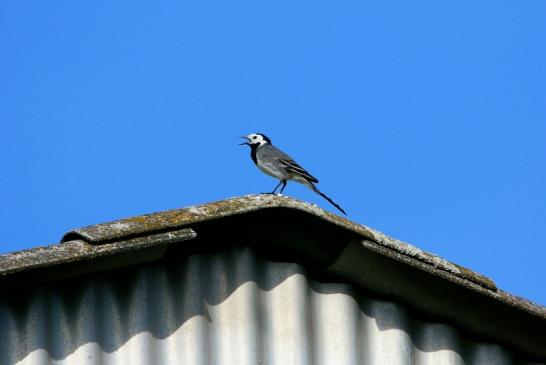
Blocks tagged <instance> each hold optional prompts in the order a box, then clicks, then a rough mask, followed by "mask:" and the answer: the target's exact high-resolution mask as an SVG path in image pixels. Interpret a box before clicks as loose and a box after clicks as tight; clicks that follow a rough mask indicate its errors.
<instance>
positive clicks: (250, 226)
mask: <svg viewBox="0 0 546 365" xmlns="http://www.w3.org/2000/svg"><path fill="white" fill-rule="evenodd" d="M230 245H248V246H252V247H253V248H254V249H256V250H257V251H258V252H259V253H261V254H263V255H264V256H265V257H266V258H269V259H272V260H284V261H294V262H300V263H302V264H304V265H305V266H306V267H307V268H309V269H310V270H311V271H312V272H313V273H315V274H316V275H319V276H321V277H322V278H324V280H332V279H333V280H340V279H341V280H343V281H347V282H350V283H352V284H354V285H357V286H358V287H360V288H362V289H364V290H366V291H368V292H369V293H370V294H372V295H377V296H382V297H385V298H389V299H391V300H395V301H399V302H403V303H405V304H406V305H408V306H409V307H411V308H414V309H416V310H417V311H419V312H420V313H422V314H423V315H425V316H433V317H434V318H436V319H437V320H438V319H439V320H444V321H446V322H448V323H453V324H454V325H456V326H458V327H460V328H463V329H465V330H468V331H470V332H471V333H473V334H476V335H478V336H484V337H485V338H489V339H492V340H495V341H497V342H502V343H507V344H509V345H511V346H512V347H514V348H516V349H518V350H520V351H522V352H526V353H529V354H532V355H534V356H538V357H540V358H546V308H545V307H543V306H540V305H538V304H534V303H532V302H530V301H528V300H525V299H523V298H519V297H516V296H514V295H511V294H509V293H506V292H504V291H502V290H501V289H499V288H497V286H496V285H495V283H494V282H493V281H492V280H491V279H489V278H487V277H485V276H483V275H481V274H479V273H476V272H474V271H472V270H470V269H467V268H464V267H462V266H459V265H457V264H454V263H451V262H449V261H446V260H444V259H442V258H440V257H438V256H436V255H433V254H430V253H427V252H424V251H422V250H420V249H418V248H417V247H414V246H412V245H409V244H407V243H404V242H401V241H398V240H396V239H393V238H390V237H388V236H386V235H384V234H383V233H381V232H378V231H376V230H374V229H372V228H369V227H366V226H364V225H360V224H357V223H354V222H351V221H349V220H347V219H345V218H342V217H340V216H337V215H334V214H331V213H329V212H326V211H324V210H322V209H320V208H318V207H317V206H314V205H311V204H309V203H305V202H302V201H298V200H295V199H292V198H288V197H281V196H275V195H249V196H244V197H237V198H232V199H227V200H222V201H218V202H212V203H208V204H204V205H200V206H192V207H188V208H183V209H175V210H169V211H165V212H159V213H153V214H147V215H143V216H138V217H132V218H126V219H121V220H118V221H114V222H109V223H102V224H97V225H93V226H89V227H84V228H79V229H75V230H72V231H70V232H68V233H66V234H65V235H64V236H63V238H62V240H61V244H54V245H50V246H45V247H37V248H33V249H29V250H24V251H19V252H14V253H9V254H6V255H2V256H0V292H2V291H7V290H13V289H14V288H21V287H28V286H29V285H36V284H38V283H40V282H46V281H51V280H61V279H66V278H70V277H76V276H78V275H84V274H90V273H93V272H99V271H105V270H112V269H117V268H121V267H124V266H129V265H137V264H143V263H147V262H156V261H161V260H165V259H169V258H172V257H177V255H188V254H192V253H197V252H211V251H217V250H220V249H222V248H225V247H226V246H230Z"/></svg>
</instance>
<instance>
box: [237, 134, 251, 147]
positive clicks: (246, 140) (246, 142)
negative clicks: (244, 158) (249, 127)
mask: <svg viewBox="0 0 546 365" xmlns="http://www.w3.org/2000/svg"><path fill="white" fill-rule="evenodd" d="M241 138H242V139H244V140H245V142H243V143H239V146H242V145H245V144H246V145H250V144H249V143H248V138H246V137H245V136H241Z"/></svg>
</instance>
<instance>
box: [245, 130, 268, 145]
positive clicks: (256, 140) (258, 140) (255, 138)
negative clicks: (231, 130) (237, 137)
mask: <svg viewBox="0 0 546 365" xmlns="http://www.w3.org/2000/svg"><path fill="white" fill-rule="evenodd" d="M241 138H243V139H245V140H246V141H245V142H243V143H240V145H244V144H246V145H247V146H256V147H258V146H263V145H264V144H271V140H270V139H269V138H267V136H266V135H265V134H262V133H252V134H249V135H248V136H243V137H241Z"/></svg>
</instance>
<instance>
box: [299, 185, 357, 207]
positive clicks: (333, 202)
mask: <svg viewBox="0 0 546 365" xmlns="http://www.w3.org/2000/svg"><path fill="white" fill-rule="evenodd" d="M308 183H309V185H308V186H309V187H310V188H311V189H313V191H314V192H315V193H317V194H318V195H320V196H322V197H323V198H324V199H326V200H328V202H329V203H330V204H332V205H333V206H334V207H336V208H337V209H338V210H339V211H340V212H341V213H343V214H345V215H347V213H345V211H344V210H343V208H341V207H340V206H339V205H338V204H337V203H336V202H335V201H333V200H332V199H330V198H329V197H327V196H326V194H324V193H323V192H321V191H320V190H319V189H318V188H317V187H316V186H315V184H313V183H312V182H308Z"/></svg>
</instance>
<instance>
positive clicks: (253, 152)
mask: <svg viewBox="0 0 546 365" xmlns="http://www.w3.org/2000/svg"><path fill="white" fill-rule="evenodd" d="M249 146H250V157H251V158H252V161H254V163H255V164H256V165H257V164H258V157H256V152H258V147H259V146H260V145H258V144H251V145H249Z"/></svg>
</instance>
